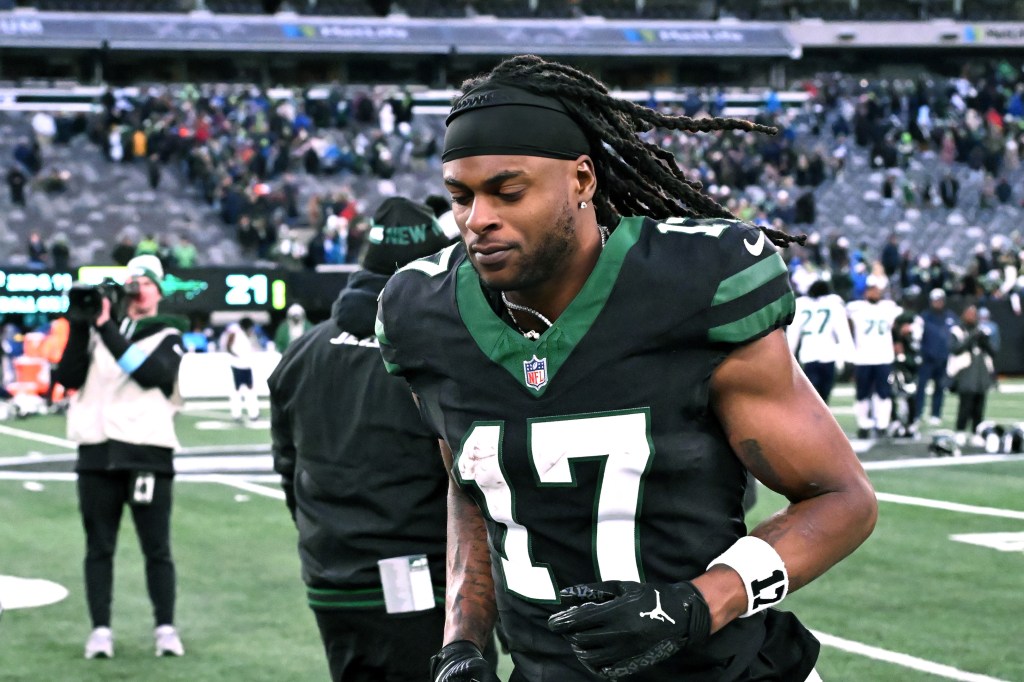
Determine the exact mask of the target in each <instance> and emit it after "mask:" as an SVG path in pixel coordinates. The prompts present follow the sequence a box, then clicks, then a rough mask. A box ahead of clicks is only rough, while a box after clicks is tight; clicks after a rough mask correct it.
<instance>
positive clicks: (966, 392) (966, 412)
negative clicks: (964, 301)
mask: <svg viewBox="0 0 1024 682" xmlns="http://www.w3.org/2000/svg"><path fill="white" fill-rule="evenodd" d="M952 331H953V342H952V344H951V348H950V350H951V355H950V360H949V377H950V390H951V391H953V392H954V393H956V394H957V395H958V396H959V398H960V402H959V404H958V406H957V410H956V431H957V441H958V443H959V444H960V445H964V444H966V443H967V442H968V435H969V434H974V433H975V431H976V430H977V428H978V424H980V423H981V422H983V421H984V420H985V401H986V398H987V396H988V391H989V389H990V388H992V384H993V383H994V381H993V377H994V365H993V356H994V355H995V350H996V349H995V348H994V347H993V345H992V341H991V339H990V338H989V335H988V334H987V333H986V332H985V330H984V329H983V328H982V327H980V326H979V325H978V308H977V307H976V306H974V305H969V306H967V307H966V308H964V311H963V313H961V314H960V324H959V325H958V326H956V327H953V330H952ZM968 424H969V425H970V430H968V428H967V427H968ZM980 439H981V436H980V435H975V436H974V437H973V438H972V439H971V440H972V441H974V442H971V444H972V445H976V444H978V443H977V442H976V441H978V440H980Z"/></svg>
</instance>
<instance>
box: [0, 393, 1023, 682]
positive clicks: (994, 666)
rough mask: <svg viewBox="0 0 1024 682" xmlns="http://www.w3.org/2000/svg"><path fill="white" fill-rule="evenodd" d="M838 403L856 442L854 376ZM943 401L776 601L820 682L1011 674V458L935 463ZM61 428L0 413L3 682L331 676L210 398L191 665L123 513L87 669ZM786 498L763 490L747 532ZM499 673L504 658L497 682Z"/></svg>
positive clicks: (249, 457)
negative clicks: (869, 510)
mask: <svg viewBox="0 0 1024 682" xmlns="http://www.w3.org/2000/svg"><path fill="white" fill-rule="evenodd" d="M833 408H834V411H835V413H836V415H837V418H838V419H839V420H840V422H841V423H842V424H843V426H844V428H846V429H847V431H848V432H850V433H852V432H853V431H854V425H853V419H852V410H851V397H850V390H849V386H848V385H845V386H841V387H840V389H839V392H838V394H837V395H836V396H835V398H834V399H833ZM955 408H956V397H955V396H952V397H951V398H950V399H949V400H947V403H946V408H945V416H944V423H943V425H942V427H931V428H930V431H929V432H927V433H925V435H924V438H923V439H922V440H921V441H919V442H917V443H912V444H909V445H893V444H885V443H883V444H876V445H874V446H873V447H870V448H869V447H868V445H869V444H868V443H866V442H861V441H855V445H856V446H857V449H858V451H859V452H860V454H861V457H862V459H863V460H864V462H865V466H866V467H867V468H868V471H869V474H870V476H871V479H872V481H873V482H874V485H875V487H876V490H877V491H878V495H879V500H880V517H879V522H878V526H877V529H876V530H875V532H874V534H873V535H872V537H871V538H870V539H869V540H868V541H867V542H866V543H865V545H864V546H863V547H861V549H860V550H859V551H857V552H856V553H855V554H854V555H853V556H851V557H850V558H849V559H847V560H846V561H844V562H843V563H841V564H840V565H839V566H837V567H836V568H835V569H833V570H832V571H831V572H829V573H827V574H826V575H825V576H823V577H821V578H820V579H819V580H817V581H816V582H815V583H813V584H811V585H810V586H808V587H807V588H805V589H803V590H801V591H800V592H797V593H795V594H793V595H791V596H790V597H789V598H788V599H787V600H786V602H785V603H784V608H786V609H789V610H793V611H796V612H797V613H798V614H799V615H800V617H801V619H802V620H803V622H804V623H805V624H806V625H807V626H808V627H810V628H811V629H812V630H813V631H814V632H815V633H816V634H817V635H818V636H819V638H820V639H821V641H822V644H823V647H822V653H821V658H820V660H819V663H818V670H819V672H820V673H821V675H822V677H823V679H824V680H826V682H837V681H844V682H847V681H850V682H860V681H875V680H883V681H885V680H892V681H900V682H916V681H921V682H924V681H926V680H963V681H965V682H991V681H999V680H1003V681H1008V682H1009V681H1014V682H1020V681H1024V647H1022V644H1021V642H1022V637H1024V625H1022V617H1021V613H1022V612H1024V455H1005V456H1004V455H991V456H990V455H986V454H980V453H968V454H965V455H964V456H963V457H960V458H955V459H954V458H933V457H930V456H928V453H927V448H926V445H927V443H928V441H929V439H930V438H929V437H930V434H931V433H932V432H934V431H935V430H936V429H938V428H947V429H948V428H950V427H951V426H952V421H951V417H952V414H953V413H954V410H955ZM265 414H266V411H265V410H264V415H265ZM989 416H990V417H991V418H993V419H996V420H998V421H1002V422H1004V423H1009V422H1015V421H1017V420H1024V382H1021V381H1004V382H1003V390H1002V391H1001V392H1000V393H997V394H993V395H992V396H991V399H990V408H989ZM798 418H799V416H798V415H795V416H794V419H798ZM63 428H64V424H63V418H62V417H60V416H34V417H28V418H25V419H20V420H15V421H6V422H0V600H3V601H4V602H5V604H6V606H7V609H6V610H5V612H4V613H3V616H2V618H0V681H2V682H14V681H18V682H41V681H46V682H79V681H83V682H88V681H92V680H96V681H100V680H103V681H107V680H126V681H127V680H132V681H135V680H152V681H156V682H161V681H164V680H168V681H170V680H184V681H188V682H206V681H208V680H211V681H212V680H216V681H222V680H229V681H232V682H234V681H236V680H238V681H241V680H246V681H248V680H257V681H262V680H266V681H268V682H269V681H275V682H276V681H281V682H285V681H307V680H314V681H315V680H326V679H327V668H326V664H325V663H324V659H323V655H322V651H321V648H320V642H319V638H318V634H317V631H316V627H315V625H314V621H313V618H312V616H311V614H310V612H309V610H308V608H307V607H306V605H305V599H304V597H305V595H304V590H303V586H302V584H301V582H300V580H299V564H298V558H297V555H296V552H295V532H294V529H293V527H292V525H291V520H290V518H289V516H288V513H287V511H286V510H285V507H284V503H283V499H282V497H283V496H282V495H281V493H280V490H279V487H278V486H277V484H276V481H275V478H274V476H273V475H272V474H270V470H269V460H270V458H269V455H268V454H267V453H268V451H269V450H268V442H269V434H268V428H267V424H266V422H257V423H255V424H252V425H245V426H241V425H236V424H235V423H234V422H232V421H231V420H230V419H229V417H228V413H227V408H226V404H223V403H216V402H213V403H208V404H206V405H195V406H191V407H190V409H189V410H188V411H187V412H186V413H184V414H183V415H182V416H181V419H180V422H179V431H180V435H181V438H182V444H183V446H184V450H183V452H182V453H181V455H180V456H179V458H178V461H177V466H178V468H179V471H181V474H180V475H179V477H178V480H177V483H176V497H175V509H174V528H173V533H174V549H175V556H176V560H177V565H178V581H179V603H178V618H177V621H178V623H177V624H178V626H179V628H180V630H181V633H182V638H183V640H184V642H185V647H186V650H187V654H186V656H185V657H184V658H181V659H173V658H164V659H155V658H154V657H153V651H152V647H153V640H152V623H151V619H150V614H149V603H148V599H147V598H146V594H145V585H144V581H143V569H142V565H141V557H140V552H139V549H138V545H137V542H136V540H135V536H134V530H133V528H132V526H131V522H130V521H125V522H124V525H123V527H122V534H121V543H120V547H119V549H118V557H117V563H116V576H115V600H114V623H113V628H114V633H115V636H116V655H115V657H114V659H112V660H95V661H86V660H84V659H83V658H82V647H83V643H84V641H85V637H86V635H87V634H88V629H89V623H88V618H87V615H86V607H85V597H84V594H83V587H82V577H81V576H82V569H81V563H82V558H83V552H84V541H83V536H82V530H81V526H80V522H79V519H78V514H77V510H76V496H75V490H74V482H73V475H72V474H71V473H69V472H70V467H71V465H72V463H73V451H74V448H73V446H72V444H70V443H68V442H67V441H65V440H64V438H63ZM782 505H783V502H782V500H781V498H779V497H778V496H776V495H774V494H771V493H770V492H768V491H766V490H765V489H764V488H760V490H759V499H758V504H757V506H756V507H755V508H754V510H753V511H752V513H751V519H750V520H751V523H756V521H757V520H759V519H761V518H764V517H765V516H767V515H769V514H771V513H772V512H774V511H775V510H777V509H778V508H780V507H781V506H782ZM509 667H510V666H509V664H508V661H507V660H506V661H503V665H502V671H501V672H502V674H503V678H507V675H508V672H509Z"/></svg>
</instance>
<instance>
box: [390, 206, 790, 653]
mask: <svg viewBox="0 0 1024 682" xmlns="http://www.w3.org/2000/svg"><path fill="white" fill-rule="evenodd" d="M499 302H500V298H498V297H497V296H496V295H493V294H491V295H490V296H489V295H488V292H486V291H485V290H484V289H483V288H482V286H481V283H480V280H479V278H478V276H477V274H476V271H475V270H474V269H473V267H472V266H471V264H470V263H469V261H468V260H467V257H466V254H465V250H464V248H463V246H462V245H461V244H458V245H455V246H452V247H449V248H448V249H446V250H444V251H442V252H440V253H439V254H435V255H434V256H431V257H430V258H428V259H424V260H420V261H415V262H413V263H412V264H410V265H409V266H406V267H405V268H403V269H402V270H400V271H399V272H398V273H396V275H395V276H394V277H393V278H392V279H391V280H390V281H389V283H388V285H387V287H386V288H385V290H384V293H383V294H382V296H381V300H380V308H379V311H378V328H377V334H378V338H379V339H380V341H381V350H382V353H383V355H384V359H385V363H386V366H387V367H388V370H389V371H390V372H392V373H393V374H398V375H401V376H404V377H405V378H406V379H407V380H408V382H409V383H410V385H411V386H412V389H413V391H414V392H415V393H416V394H417V395H418V396H419V398H420V405H421V412H422V414H423V416H424V418H425V419H426V421H427V422H428V423H429V424H430V425H431V426H432V427H433V428H434V429H435V430H436V431H437V433H438V434H440V436H441V437H443V438H444V439H445V441H446V442H447V443H448V444H449V446H450V447H451V449H452V452H453V453H454V454H455V463H454V471H453V473H454V475H455V477H456V480H457V481H458V483H459V485H460V486H461V487H462V488H463V489H464V490H465V491H466V493H467V494H468V495H470V496H471V497H472V498H473V500H474V501H475V502H476V503H477V504H478V505H479V506H480V509H481V511H482V512H483V514H484V516H485V519H486V521H487V528H488V535H489V540H490V546H491V561H492V567H493V571H494V575H495V582H496V585H498V589H497V597H498V606H499V610H500V613H501V618H502V622H503V623H504V625H505V627H506V629H507V630H508V631H509V637H510V639H511V640H512V648H513V649H516V648H517V647H518V648H520V649H522V650H533V651H543V652H549V653H556V652H557V653H559V654H566V653H569V650H568V645H567V644H566V642H565V640H564V639H562V638H561V637H558V636H555V635H552V634H551V633H549V632H548V631H547V628H546V626H545V624H544V621H546V619H547V617H548V615H550V614H551V613H553V612H555V611H557V610H559V607H558V591H559V590H560V589H562V588H564V587H568V586H570V585H574V584H577V583H585V582H594V581H599V580H631V581H639V582H644V581H663V582H676V581H680V580H688V579H692V578H693V577H696V576H697V575H700V574H701V573H703V572H704V570H705V567H706V566H707V565H708V563H709V562H710V561H711V560H712V559H713V558H715V557H716V556H718V555H719V554H720V553H721V552H723V551H724V550H725V549H726V548H728V547H729V546H730V545H731V544H732V543H733V542H734V541H735V540H736V539H737V538H738V537H740V536H742V535H744V534H745V533H746V529H745V527H744V525H743V512H742V496H743V490H744V481H745V471H744V468H743V466H742V464H740V462H739V461H738V460H737V459H736V457H735V455H734V454H733V452H732V450H731V448H730V447H729V445H728V443H727V441H726V440H725V438H724V435H723V433H722V429H721V426H720V424H719V423H718V421H717V420H716V419H715V417H714V415H713V414H712V413H711V412H710V410H709V407H708V391H709V388H708V386H709V380H710V377H711V373H712V372H713V370H714V368H715V367H716V366H717V365H718V364H719V363H720V362H721V361H722V359H723V358H724V357H725V356H726V355H727V354H728V353H729V352H730V351H732V350H733V349H735V348H737V347H738V346H740V345H743V344H746V343H749V342H750V341H752V340H755V339H758V338H760V337H762V336H764V335H766V334H768V333H769V332H771V331H773V330H776V329H780V328H782V327H783V326H785V325H786V324H788V323H789V321H790V320H791V319H792V314H793V294H792V291H791V290H790V288H789V278H788V273H787V270H786V266H785V264H784V263H783V261H782V258H781V257H780V256H779V254H778V253H777V251H776V249H775V247H774V246H773V245H772V244H771V243H770V242H768V241H767V239H766V238H765V236H764V234H763V233H762V232H761V231H760V230H758V229H757V228H754V227H751V226H748V225H744V224H742V223H738V222H736V221H722V220H716V221H706V220H705V221H702V220H670V221H665V222H657V221H654V220H651V219H645V218H624V219H623V220H622V221H621V222H620V224H619V225H618V226H617V227H616V229H615V230H614V231H613V232H612V234H611V237H610V238H609V239H608V242H607V245H606V247H605V249H604V251H603V252H602V254H601V256H600V258H599V260H598V263H597V265H596V267H595V269H594V271H593V272H592V273H591V275H590V277H589V278H588V280H587V282H586V283H585V285H584V287H583V289H582V290H581V291H580V292H579V294H578V295H577V296H576V298H575V299H574V300H573V302H572V303H571V304H570V305H569V307H568V308H566V310H565V311H564V312H563V313H562V315H561V316H559V317H558V319H557V320H555V322H554V324H553V325H552V326H551V328H549V329H548V330H547V331H546V332H545V333H544V334H543V335H542V336H541V337H540V339H538V340H537V341H531V340H529V339H526V338H524V337H523V336H522V335H521V334H520V333H519V332H517V331H516V330H515V329H513V328H512V327H511V326H509V325H508V324H507V323H506V322H505V321H504V320H503V319H502V318H501V317H500V313H501V308H500V307H499V306H500V303H499ZM751 620H755V621H756V620H757V619H743V623H746V621H751ZM743 623H740V624H738V625H737V626H736V628H737V632H739V631H740V630H742V629H743V628H748V627H758V624H757V623H752V624H747V625H745V624H743ZM525 631H529V634H522V633H523V632H525ZM721 639H722V641H724V642H728V641H729V640H730V637H729V636H725V637H723V638H721ZM740 639H742V637H741V638H740ZM569 655H571V653H570V654H569Z"/></svg>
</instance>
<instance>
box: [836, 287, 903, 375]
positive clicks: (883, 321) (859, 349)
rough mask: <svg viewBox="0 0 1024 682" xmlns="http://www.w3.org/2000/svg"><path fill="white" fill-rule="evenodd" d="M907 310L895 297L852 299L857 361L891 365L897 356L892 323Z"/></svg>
mask: <svg viewBox="0 0 1024 682" xmlns="http://www.w3.org/2000/svg"><path fill="white" fill-rule="evenodd" d="M902 312H903V308H901V307H900V306H898V305H896V303H894V302H893V301H890V300H888V299H883V300H881V301H877V302H875V303H872V302H871V301H868V300H866V299H865V300H860V301H851V302H850V303H848V304H847V305H846V313H847V315H849V317H850V325H851V326H852V327H853V346H854V351H853V357H852V358H851V361H852V362H853V364H855V365H887V364H890V363H892V362H893V361H894V360H895V359H896V350H895V348H894V346H893V338H892V326H893V323H894V322H895V321H896V318H897V317H899V315H900V313H902Z"/></svg>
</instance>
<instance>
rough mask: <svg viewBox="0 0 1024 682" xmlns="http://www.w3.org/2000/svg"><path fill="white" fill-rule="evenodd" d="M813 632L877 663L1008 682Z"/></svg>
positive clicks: (968, 681) (976, 681) (966, 680)
mask: <svg viewBox="0 0 1024 682" xmlns="http://www.w3.org/2000/svg"><path fill="white" fill-rule="evenodd" d="M811 632H812V633H813V634H814V636H815V637H817V638H818V640H819V641H820V642H821V643H822V644H823V645H825V646H830V647H832V648H834V649H839V650H840V651H846V652H848V653H851V654H857V655H858V656H865V657H867V658H873V659H875V660H876V661H884V662H886V663H893V664H895V665H900V666H903V667H904V668H910V669H911V670H920V671H921V672H924V673H928V674H930V675H937V676H939V677H944V678H946V679H947V680H959V681H960V682H1008V681H1007V680H1002V679H999V678H998V677H990V676H988V675H979V674H978V673H969V672H966V671H964V670H960V669H958V668H954V667H952V666H949V665H943V664H942V663H934V662H932V661H927V660H925V659H923V658H918V657H917V656H911V655H909V654H901V653H899V652H898V651H889V650H888V649H880V648H878V647H875V646H870V645H868V644H861V643H860V642H854V641H852V640H849V639H843V638H842V637H836V636H835V635H829V634H825V633H824V632H818V631H817V630H812V631H811Z"/></svg>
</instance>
